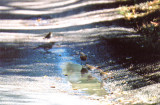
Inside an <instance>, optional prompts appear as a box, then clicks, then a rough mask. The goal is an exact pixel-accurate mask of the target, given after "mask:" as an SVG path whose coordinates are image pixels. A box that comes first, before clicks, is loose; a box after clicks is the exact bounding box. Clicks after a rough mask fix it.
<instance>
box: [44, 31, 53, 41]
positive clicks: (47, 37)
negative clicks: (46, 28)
mask: <svg viewBox="0 0 160 105" xmlns="http://www.w3.org/2000/svg"><path fill="white" fill-rule="evenodd" d="M52 35H53V34H52V32H49V33H48V34H47V35H46V36H45V37H44V39H50V38H51V37H52Z"/></svg>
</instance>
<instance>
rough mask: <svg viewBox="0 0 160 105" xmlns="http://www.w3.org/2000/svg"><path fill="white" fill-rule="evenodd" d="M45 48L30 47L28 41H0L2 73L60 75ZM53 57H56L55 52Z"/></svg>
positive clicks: (53, 60)
mask: <svg viewBox="0 0 160 105" xmlns="http://www.w3.org/2000/svg"><path fill="white" fill-rule="evenodd" d="M39 50H43V49H33V48H28V47H27V44H26V43H20V42H19V43H18V42H17V43H0V67H1V68H0V75H10V76H12V75H21V76H31V77H34V76H35V77H37V76H44V75H47V76H53V75H56V76H59V75H61V73H60V72H61V71H60V70H59V69H58V67H57V66H54V64H53V62H56V61H55V59H52V58H51V57H49V56H50V54H49V53H47V52H46V51H45V50H44V51H39ZM52 57H53V58H54V57H55V58H56V56H55V55H54V54H52Z"/></svg>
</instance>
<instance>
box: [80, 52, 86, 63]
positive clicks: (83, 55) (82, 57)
mask: <svg viewBox="0 0 160 105" xmlns="http://www.w3.org/2000/svg"><path fill="white" fill-rule="evenodd" d="M80 58H81V60H82V61H86V60H87V55H86V54H84V53H83V52H80Z"/></svg>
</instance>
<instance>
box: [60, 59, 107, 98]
mask: <svg viewBox="0 0 160 105" xmlns="http://www.w3.org/2000/svg"><path fill="white" fill-rule="evenodd" d="M61 67H62V70H63V74H64V75H66V76H67V77H68V80H69V81H70V82H71V83H72V88H73V89H79V90H82V91H85V92H86V93H87V94H89V95H97V96H103V95H106V91H105V89H104V88H103V87H102V84H101V82H100V81H98V79H96V78H94V77H92V76H91V75H90V74H89V73H86V74H81V69H82V66H81V65H79V64H74V63H70V62H68V63H65V64H64V65H62V66H61Z"/></svg>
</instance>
